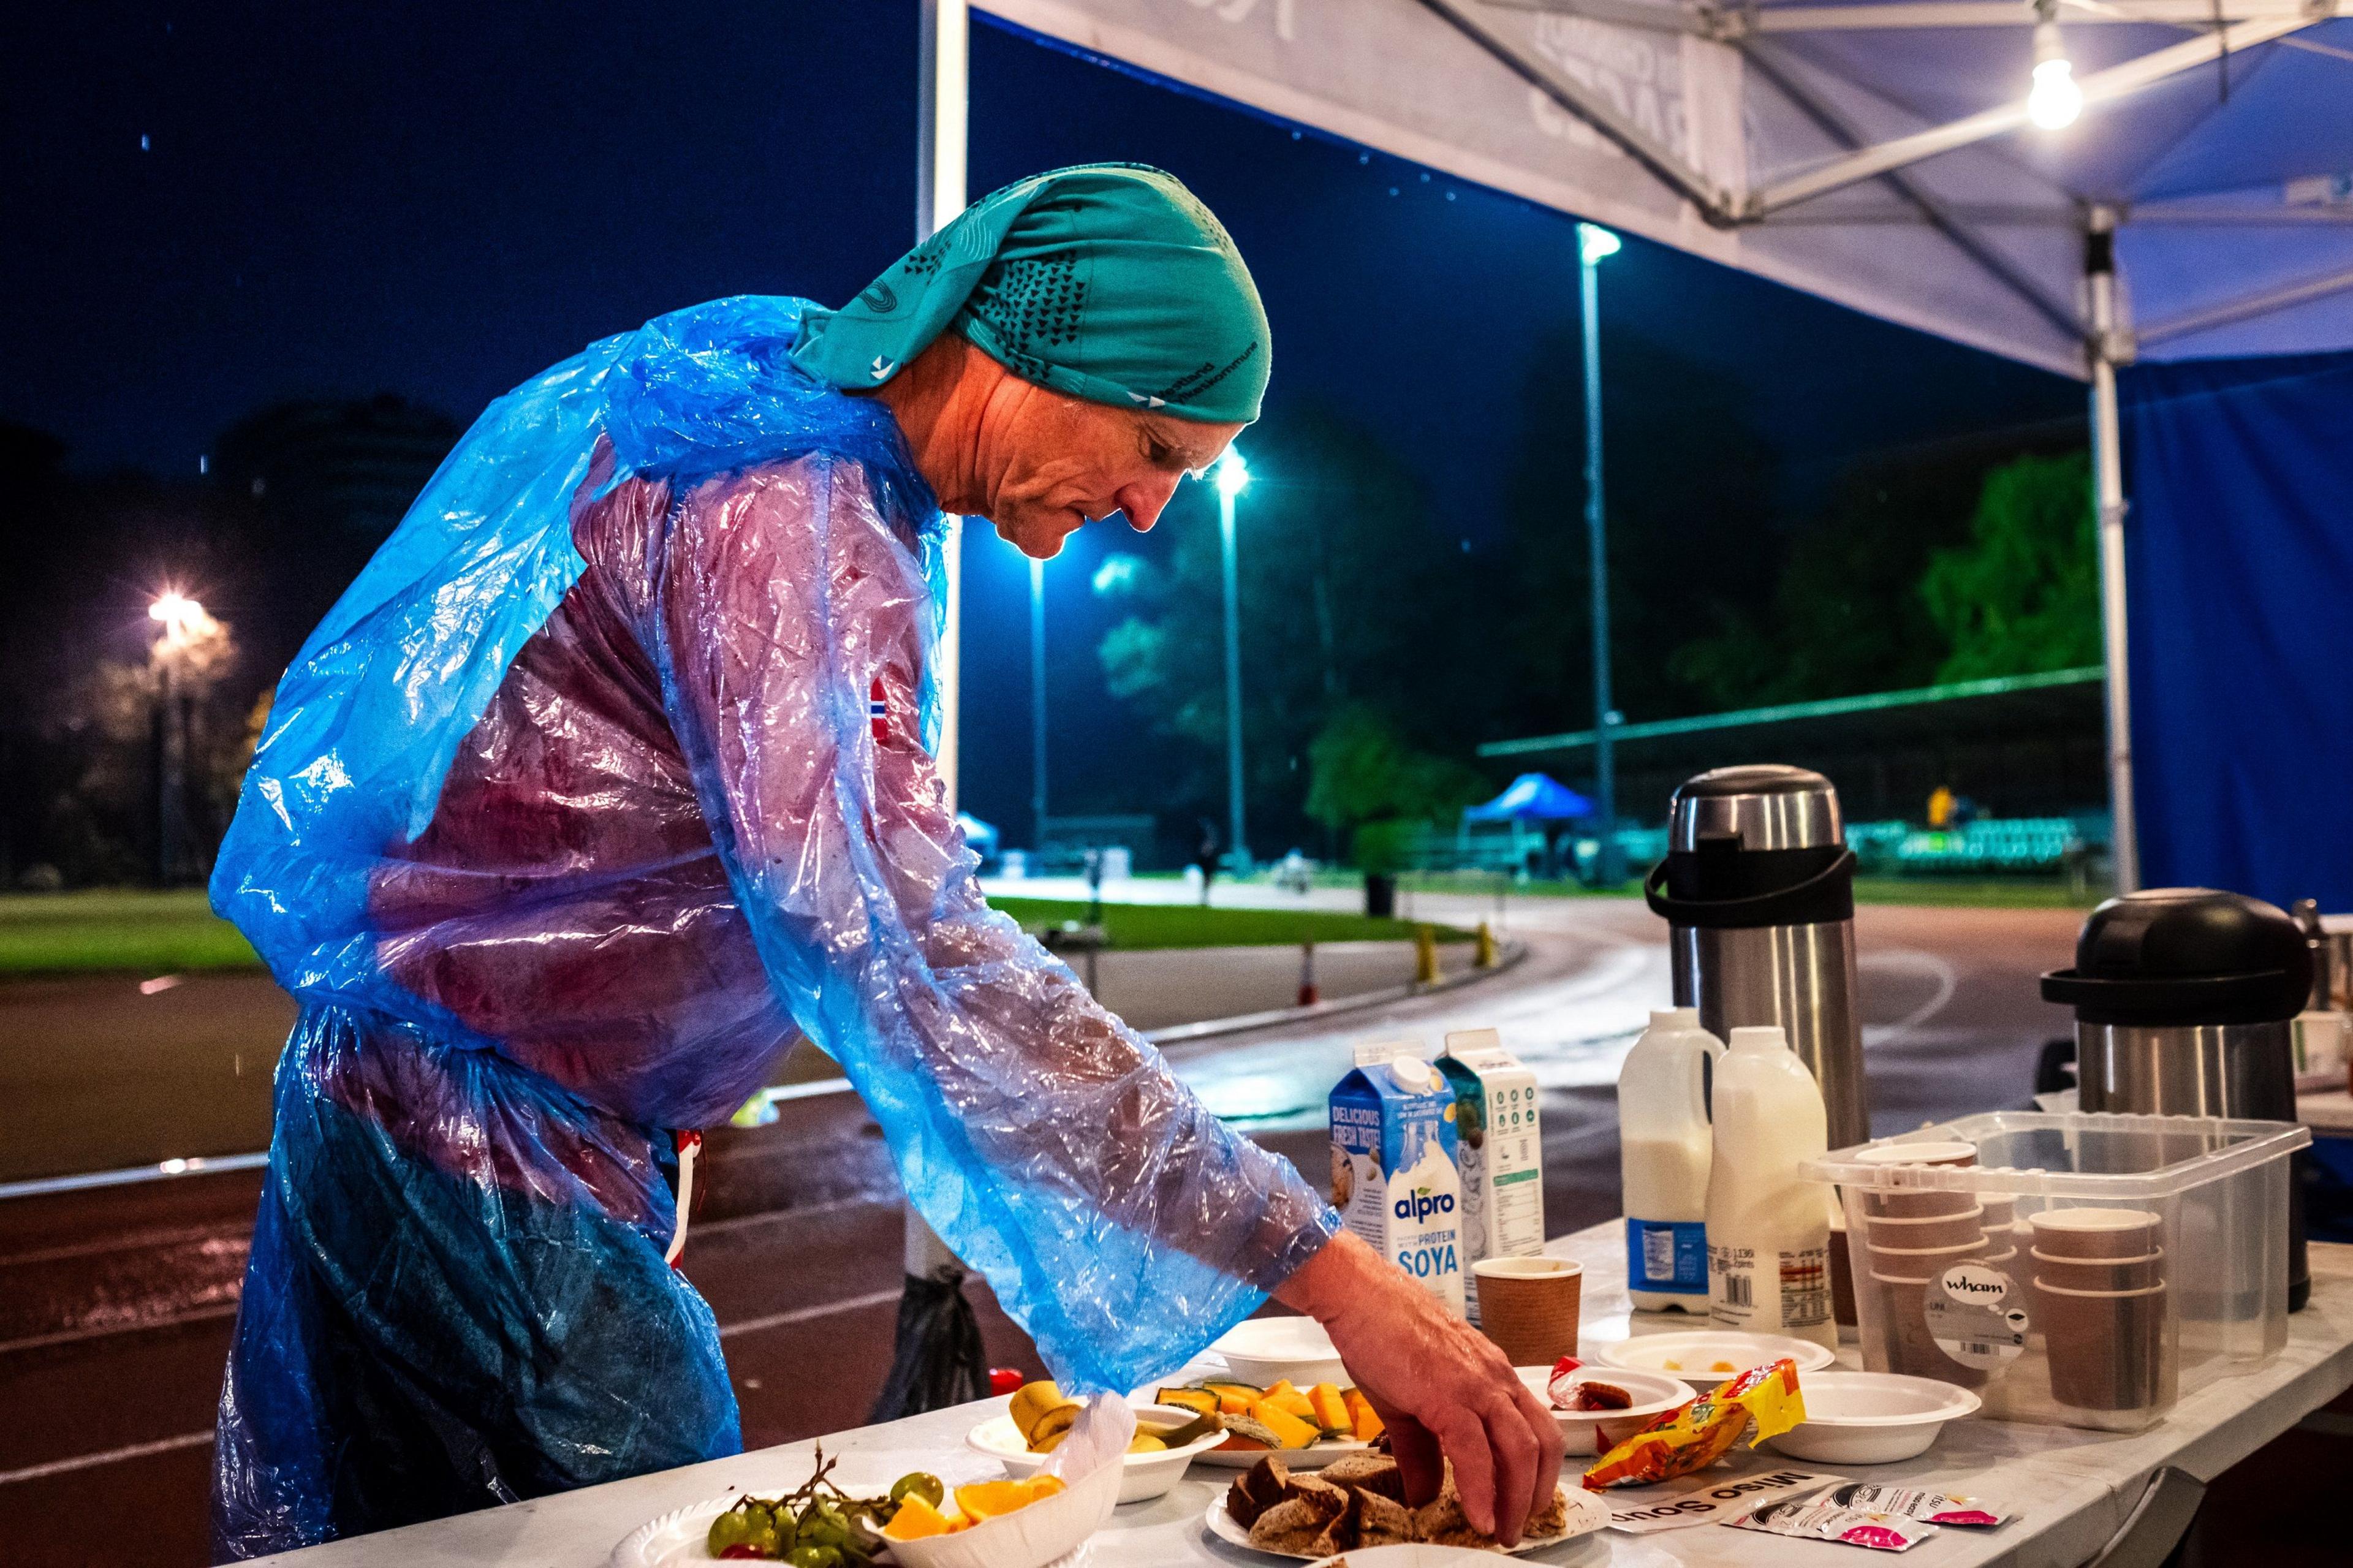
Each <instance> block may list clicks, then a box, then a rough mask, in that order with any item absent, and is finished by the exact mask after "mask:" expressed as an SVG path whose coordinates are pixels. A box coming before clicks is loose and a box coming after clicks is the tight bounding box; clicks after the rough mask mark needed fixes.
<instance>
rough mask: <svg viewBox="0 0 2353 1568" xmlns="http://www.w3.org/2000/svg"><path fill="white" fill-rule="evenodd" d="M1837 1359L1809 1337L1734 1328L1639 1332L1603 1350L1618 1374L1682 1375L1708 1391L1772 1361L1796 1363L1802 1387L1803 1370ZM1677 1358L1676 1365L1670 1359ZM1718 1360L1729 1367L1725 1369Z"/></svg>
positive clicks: (1815, 1369) (1816, 1369) (1607, 1362)
mask: <svg viewBox="0 0 2353 1568" xmlns="http://www.w3.org/2000/svg"><path fill="white" fill-rule="evenodd" d="M1837 1359H1838V1358H1837V1357H1836V1356H1835V1355H1832V1354H1831V1352H1830V1351H1828V1350H1827V1349H1825V1348H1824V1347H1822V1346H1820V1345H1818V1344H1816V1343H1815V1342H1813V1341H1811V1340H1798V1339H1791V1338H1789V1337H1788V1335H1786V1334H1744V1333H1741V1332H1739V1331H1736V1330H1733V1329H1689V1330H1685V1331H1682V1332H1679V1333H1671V1334H1638V1335H1636V1336H1635V1337H1634V1338H1632V1339H1630V1340H1620V1341H1619V1342H1617V1343H1616V1344H1614V1345H1611V1346H1610V1347H1609V1349H1607V1350H1605V1351H1603V1352H1601V1364H1602V1365H1604V1366H1607V1367H1613V1368H1615V1369H1616V1370H1618V1371H1620V1372H1657V1373H1665V1374H1666V1375H1667V1376H1669V1377H1675V1378H1681V1379H1682V1380H1683V1382H1685V1383H1687V1384H1691V1385H1692V1387H1694V1388H1695V1389H1697V1390H1699V1391H1700V1392H1701V1393H1703V1394H1704V1393H1705V1392H1707V1390H1709V1389H1711V1388H1714V1387H1715V1385H1716V1384H1719V1383H1722V1382H1723V1381H1724V1380H1725V1378H1727V1377H1737V1376H1739V1375H1740V1374H1741V1373H1744V1372H1746V1371H1747V1370H1748V1369H1749V1368H1751V1367H1758V1366H1763V1365H1765V1364H1766V1363H1768V1362H1777V1361H1793V1362H1796V1363H1798V1373H1799V1386H1801V1387H1805V1388H1811V1387H1812V1386H1813V1384H1810V1383H1808V1382H1805V1381H1804V1374H1806V1373H1810V1372H1819V1371H1820V1370H1821V1369H1822V1368H1823V1367H1826V1366H1828V1365H1830V1364H1831V1363H1832V1362H1834V1361H1836V1360H1837ZM1669 1362H1674V1363H1677V1364H1676V1365H1674V1366H1669V1365H1667V1363H1669ZM1717 1363H1727V1364H1729V1365H1730V1366H1731V1368H1732V1370H1731V1371H1730V1372H1725V1371H1724V1370H1722V1368H1721V1367H1719V1366H1718V1365H1717Z"/></svg>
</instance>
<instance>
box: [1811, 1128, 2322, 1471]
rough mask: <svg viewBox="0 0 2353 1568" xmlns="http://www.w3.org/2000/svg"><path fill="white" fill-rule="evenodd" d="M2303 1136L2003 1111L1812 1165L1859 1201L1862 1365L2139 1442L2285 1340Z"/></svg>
mask: <svg viewBox="0 0 2353 1568" xmlns="http://www.w3.org/2000/svg"><path fill="white" fill-rule="evenodd" d="M2311 1141H2312V1135H2311V1133H2310V1132H2308V1131H2306V1129H2304V1128H2302V1127H2296V1126H2292V1125H2290V1124H2287V1123H2284V1122H2278V1121H2225V1120H2221V1119H2219V1118H2213V1117H2200V1116H2123V1115H2107V1114H2090V1113H2083V1112H2075V1113H2066V1114H2047V1113H2042V1112H2031V1111H2007V1110H2004V1111H1993V1112H1990V1113H1989V1114H1986V1115H1983V1116H1969V1117H1964V1118H1962V1119H1960V1120H1959V1121H1947V1122H1944V1123H1942V1124H1940V1125H1937V1126H1933V1127H1926V1128H1923V1129H1921V1130H1920V1131H1917V1132H1911V1133H1906V1134H1905V1135H1904V1136H1902V1137H1900V1138H1886V1139H1875V1140H1873V1142H1869V1143H1864V1144H1859V1145H1857V1146H1855V1147H1853V1148H1851V1149H1841V1150H1837V1151H1835V1152H1831V1153H1830V1154H1828V1155H1825V1156H1824V1157H1823V1158H1821V1159H1820V1160H1817V1161H1813V1162H1811V1163H1809V1164H1808V1166H1807V1167H1806V1170H1807V1173H1808V1174H1810V1175H1812V1176H1815V1177H1817V1178H1819V1179H1820V1180H1822V1181H1826V1182H1831V1183H1834V1184H1836V1185H1837V1188H1838V1191H1839V1193H1840V1195H1841V1201H1842V1202H1843V1204H1844V1205H1845V1209H1846V1224H1847V1232H1846V1237H1847V1248H1848V1258H1849V1261H1850V1263H1851V1264H1852V1273H1853V1279H1854V1293H1855V1311H1856V1320H1857V1325H1858V1328H1859V1330H1860V1331H1861V1334H1862V1358H1863V1364H1864V1365H1865V1366H1866V1367H1868V1368H1870V1369H1871V1370H1872V1371H1873V1372H1900V1373H1914V1374H1915V1375H1919V1376H1924V1377H1934V1378H1938V1379H1941V1380H1943V1381H1944V1382H1947V1383H1952V1384H1959V1385H1961V1386H1963V1387H1966V1388H1970V1389H1974V1390H1976V1391H1977V1393H1978V1396H1979V1397H1980V1398H1981V1399H1983V1400H1984V1402H1985V1409H1986V1413H1987V1414H1988V1415H1995V1416H1999V1417H2001V1418H2004V1419H2007V1420H2016V1421H2055V1422H2061V1423H2063V1424H2065V1425H2068V1426H2093V1427H2098V1428H2102V1429H2105V1430H2109V1431H2133V1430H2137V1429H2138V1428H2140V1427H2143V1426H2147V1425H2149V1424H2150V1423H2151V1422H2154V1421H2156V1420H2157V1419H2158V1417H2159V1416H2161V1415H2164V1414H2165V1413H2166V1411H2167V1410H2168V1409H2170V1408H2171V1407H2172V1405H2173V1404H2174V1402H2175V1401H2176V1400H2177V1399H2179V1397H2180V1396H2181V1394H2183V1393H2185V1392H2187V1391H2189V1390H2191V1389H2195V1388H2197V1387H2199V1386H2200V1385H2201V1384H2206V1383H2209V1382H2211V1381H2212V1380H2213V1379H2215V1378H2217V1377H2223V1376H2227V1375H2229V1374H2231V1373H2240V1372H2247V1371H2251V1370H2252V1369H2253V1368H2254V1367H2255V1366H2257V1365H2259V1364H2261V1363H2263V1362H2264V1361H2266V1360H2268V1359H2269V1358H2270V1357H2271V1356H2273V1355H2274V1354H2275V1353H2277V1352H2278V1351H2279V1350H2280V1348H2281V1347H2282V1346H2283V1345H2284V1344H2285V1343H2286V1342H2287V1267H2288V1265H2287V1245H2288V1156H2289V1155H2290V1154H2291V1153H2293V1152H2295V1150H2297V1149H2300V1148H2303V1147H2304V1146H2305V1145H2306V1144H2307V1143H2309V1142H2311Z"/></svg>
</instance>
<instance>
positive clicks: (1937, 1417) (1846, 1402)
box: [1765, 1372, 1978, 1465]
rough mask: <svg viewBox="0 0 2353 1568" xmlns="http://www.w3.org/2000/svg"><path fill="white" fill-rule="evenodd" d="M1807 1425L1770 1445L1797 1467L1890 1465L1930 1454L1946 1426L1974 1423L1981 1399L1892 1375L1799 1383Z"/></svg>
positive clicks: (1820, 1377)
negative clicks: (1805, 1462)
mask: <svg viewBox="0 0 2353 1568" xmlns="http://www.w3.org/2000/svg"><path fill="white" fill-rule="evenodd" d="M1798 1392H1799V1394H1802V1395H1803V1396H1804V1398H1805V1401H1806V1418H1805V1420H1803V1421H1801V1422H1799V1424H1798V1425H1797V1426H1792V1427H1791V1428H1789V1430H1788V1431H1787V1432H1784V1433H1782V1434H1781V1435H1780V1436H1778V1437H1767V1439H1765V1440H1766V1441H1767V1443H1770V1444H1772V1445H1773V1447H1775V1448H1777V1449H1778V1450H1779V1451H1780V1452H1782V1453H1784V1454H1787V1455H1788V1456H1789V1458H1793V1459H1812V1460H1815V1461H1817V1462H1819V1463H1821V1464H1830V1465H1891V1464H1894V1462H1895V1461H1896V1460H1898V1459H1909V1458H1915V1457H1917V1456H1918V1455H1921V1454H1925V1453H1926V1452H1927V1451H1928V1449H1929V1447H1930V1446H1931V1445H1933V1444H1934V1443H1935V1442H1936V1434H1937V1433H1939V1432H1941V1431H1943V1430H1944V1426H1945V1423H1946V1422H1947V1421H1957V1420H1959V1419H1960V1418H1961V1417H1963V1416H1965V1415H1973V1414H1975V1413H1976V1411H1977V1408H1978V1396H1977V1395H1976V1394H1971V1393H1970V1392H1969V1391H1968V1389H1966V1388H1956V1387H1954V1386H1953V1385H1952V1384H1949V1383H1939V1382H1937V1381H1936V1379H1935V1378H1933V1377H1905V1376H1904V1375H1902V1374H1901V1373H1892V1372H1821V1373H1810V1374H1805V1375H1801V1376H1800V1377H1799V1379H1798Z"/></svg>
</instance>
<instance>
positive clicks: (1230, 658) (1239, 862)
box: [1218, 483, 1250, 877]
mask: <svg viewBox="0 0 2353 1568" xmlns="http://www.w3.org/2000/svg"><path fill="white" fill-rule="evenodd" d="M1235 489H1236V487H1235V486H1234V485H1232V484H1230V483H1220V484H1219V486H1218V544H1219V550H1218V556H1219V571H1220V573H1221V574H1222V576H1223V579H1224V585H1225V598H1226V816H1227V832H1228V833H1229V836H1230V837H1229V842H1228V844H1227V855H1228V863H1229V865H1230V866H1231V867H1232V868H1233V874H1234V875H1235V876H1237V877H1242V876H1247V875H1249V873H1250V840H1249V839H1248V838H1247V837H1244V835H1243V829H1242V635H1241V606H1240V589H1239V587H1238V585H1237V582H1236V578H1237V575H1238V574H1237V572H1236V570H1235V563H1234V495H1235Z"/></svg>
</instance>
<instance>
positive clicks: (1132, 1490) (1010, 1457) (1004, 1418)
mask: <svg viewBox="0 0 2353 1568" xmlns="http://www.w3.org/2000/svg"><path fill="white" fill-rule="evenodd" d="M1197 1414H1198V1412H1195V1411H1191V1410H1179V1409H1177V1408H1176V1407H1175V1406H1174V1405H1144V1404H1138V1405H1136V1406H1135V1425H1136V1430H1138V1431H1139V1432H1142V1431H1148V1430H1150V1429H1151V1428H1152V1427H1154V1426H1157V1427H1159V1428H1160V1429H1161V1430H1162V1431H1164V1432H1169V1431H1174V1430H1176V1426H1177V1425H1178V1424H1181V1423H1183V1422H1186V1421H1190V1420H1192V1419H1193V1418H1194V1416H1195V1415H1197ZM1225 1440H1226V1435H1225V1434H1224V1433H1222V1432H1211V1433H1209V1434H1208V1435H1207V1436H1201V1437H1197V1438H1195V1439H1194V1440H1193V1441H1192V1442H1190V1443H1187V1444H1186V1445H1185V1446H1184V1447H1181V1448H1169V1449H1166V1450H1164V1451H1163V1452H1161V1453H1157V1454H1129V1455H1127V1456H1126V1457H1125V1458H1124V1461H1123V1463H1122V1467H1121V1468H1123V1469H1124V1472H1125V1473H1124V1475H1123V1476H1122V1477H1121V1479H1120V1483H1119V1500H1120V1501H1122V1502H1147V1501H1149V1500H1152V1499H1154V1498H1156V1497H1160V1496H1162V1495H1163V1494H1165V1493H1166V1491H1167V1490H1168V1489H1169V1488H1171V1487H1173V1486H1175V1485H1176V1483H1177V1482H1178V1481H1180V1480H1182V1479H1185V1467H1186V1466H1187V1465H1189V1464H1191V1463H1192V1462H1193V1461H1194V1460H1195V1459H1196V1458H1199V1457H1200V1455H1201V1454H1202V1453H1203V1452H1204V1451H1205V1450H1207V1449H1210V1448H1214V1447H1217V1446H1218V1445H1219V1444H1220V1443H1222V1442H1224V1441H1225ZM964 1444H965V1447H967V1448H970V1449H971V1450H972V1451H973V1452H974V1453H976V1454H986V1455H987V1456H988V1457H989V1458H992V1459H995V1460H996V1461H997V1463H999V1464H1001V1465H1003V1466H1004V1467H1005V1468H1007V1469H1008V1470H1010V1471H1012V1472H1013V1473H1014V1474H1015V1475H1017V1476H1027V1475H1030V1474H1032V1473H1034V1472H1036V1471H1038V1470H1040V1469H1043V1468H1045V1465H1046V1461H1047V1460H1048V1459H1050V1458H1053V1456H1052V1455H1051V1454H1033V1453H1031V1452H1030V1451H1029V1443H1028V1441H1027V1440H1026V1439H1024V1438H1023V1437H1022V1436H1021V1429H1020V1428H1019V1427H1018V1426H1014V1425H1013V1417H1012V1416H1010V1415H999V1416H997V1417H996V1418H995V1419H993V1420H988V1421H984V1422H982V1423H981V1424H980V1425H979V1426H976V1427H974V1428H973V1429H972V1430H971V1431H970V1432H968V1433H966V1434H965V1439H964Z"/></svg>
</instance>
